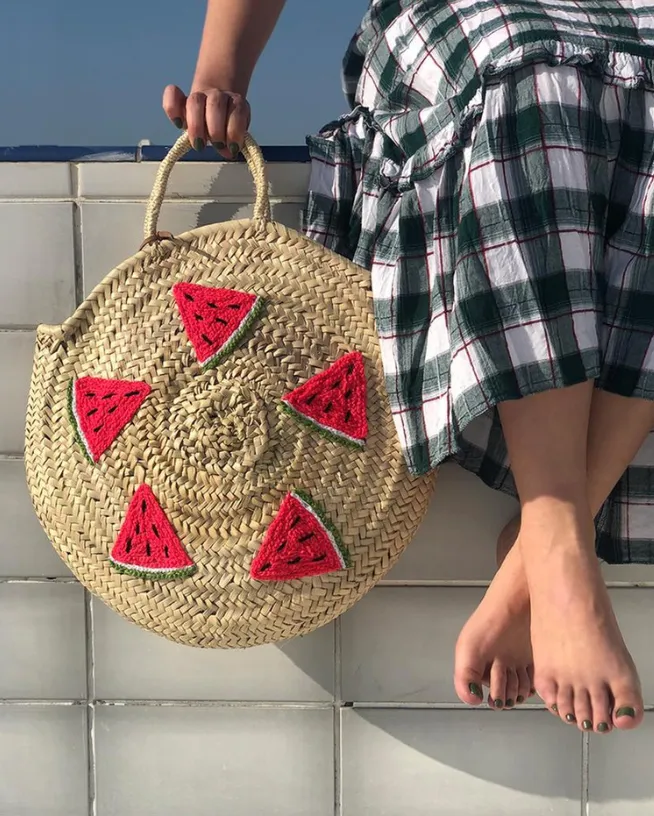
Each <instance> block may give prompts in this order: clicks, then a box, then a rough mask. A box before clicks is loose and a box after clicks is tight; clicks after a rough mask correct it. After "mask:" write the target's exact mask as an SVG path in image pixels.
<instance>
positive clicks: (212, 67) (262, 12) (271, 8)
mask: <svg viewBox="0 0 654 816" xmlns="http://www.w3.org/2000/svg"><path fill="white" fill-rule="evenodd" d="M285 2H286V0H208V4H207V15H206V19H205V24H204V32H203V34H202V45H201V47H200V54H199V56H198V62H197V67H196V69H195V78H194V80H193V89H201V88H220V89H221V90H224V91H232V92H233V93H239V94H242V95H244V96H245V95H246V94H247V91H248V86H249V84H250V79H251V78H252V72H253V71H254V67H255V65H256V64H257V60H258V59H259V57H260V56H261V52H262V51H263V49H264V47H265V45H266V43H267V42H268V39H269V38H270V35H271V34H272V32H273V29H274V28H275V24H276V23H277V20H278V19H279V15H280V14H281V12H282V9H283V8H284V4H285Z"/></svg>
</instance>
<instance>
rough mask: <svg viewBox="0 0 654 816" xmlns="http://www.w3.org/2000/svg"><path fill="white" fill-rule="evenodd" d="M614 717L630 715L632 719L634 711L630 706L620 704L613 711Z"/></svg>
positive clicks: (634, 715)
mask: <svg viewBox="0 0 654 816" xmlns="http://www.w3.org/2000/svg"><path fill="white" fill-rule="evenodd" d="M615 716H616V717H631V719H632V720H635V719H636V711H635V709H633V708H632V707H631V706H622V708H619V709H618V710H617V711H616V712H615Z"/></svg>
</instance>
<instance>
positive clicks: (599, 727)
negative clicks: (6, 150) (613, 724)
mask: <svg viewBox="0 0 654 816" xmlns="http://www.w3.org/2000/svg"><path fill="white" fill-rule="evenodd" d="M597 730H598V731H599V732H600V734H603V733H604V732H605V731H608V730H609V724H608V723H604V722H602V723H598V724H597Z"/></svg>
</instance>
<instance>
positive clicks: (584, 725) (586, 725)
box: [581, 720, 593, 731]
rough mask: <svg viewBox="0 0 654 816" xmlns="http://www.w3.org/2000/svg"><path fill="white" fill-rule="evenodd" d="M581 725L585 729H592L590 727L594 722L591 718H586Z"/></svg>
mask: <svg viewBox="0 0 654 816" xmlns="http://www.w3.org/2000/svg"><path fill="white" fill-rule="evenodd" d="M581 727H582V728H583V729H584V731H590V729H591V728H592V727H593V724H592V722H591V721H590V720H584V721H583V722H582V724H581Z"/></svg>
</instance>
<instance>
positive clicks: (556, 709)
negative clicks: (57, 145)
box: [552, 703, 559, 714]
mask: <svg viewBox="0 0 654 816" xmlns="http://www.w3.org/2000/svg"><path fill="white" fill-rule="evenodd" d="M552 711H553V712H554V713H555V714H558V713H559V707H558V706H557V704H556V703H554V705H553V706H552Z"/></svg>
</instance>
